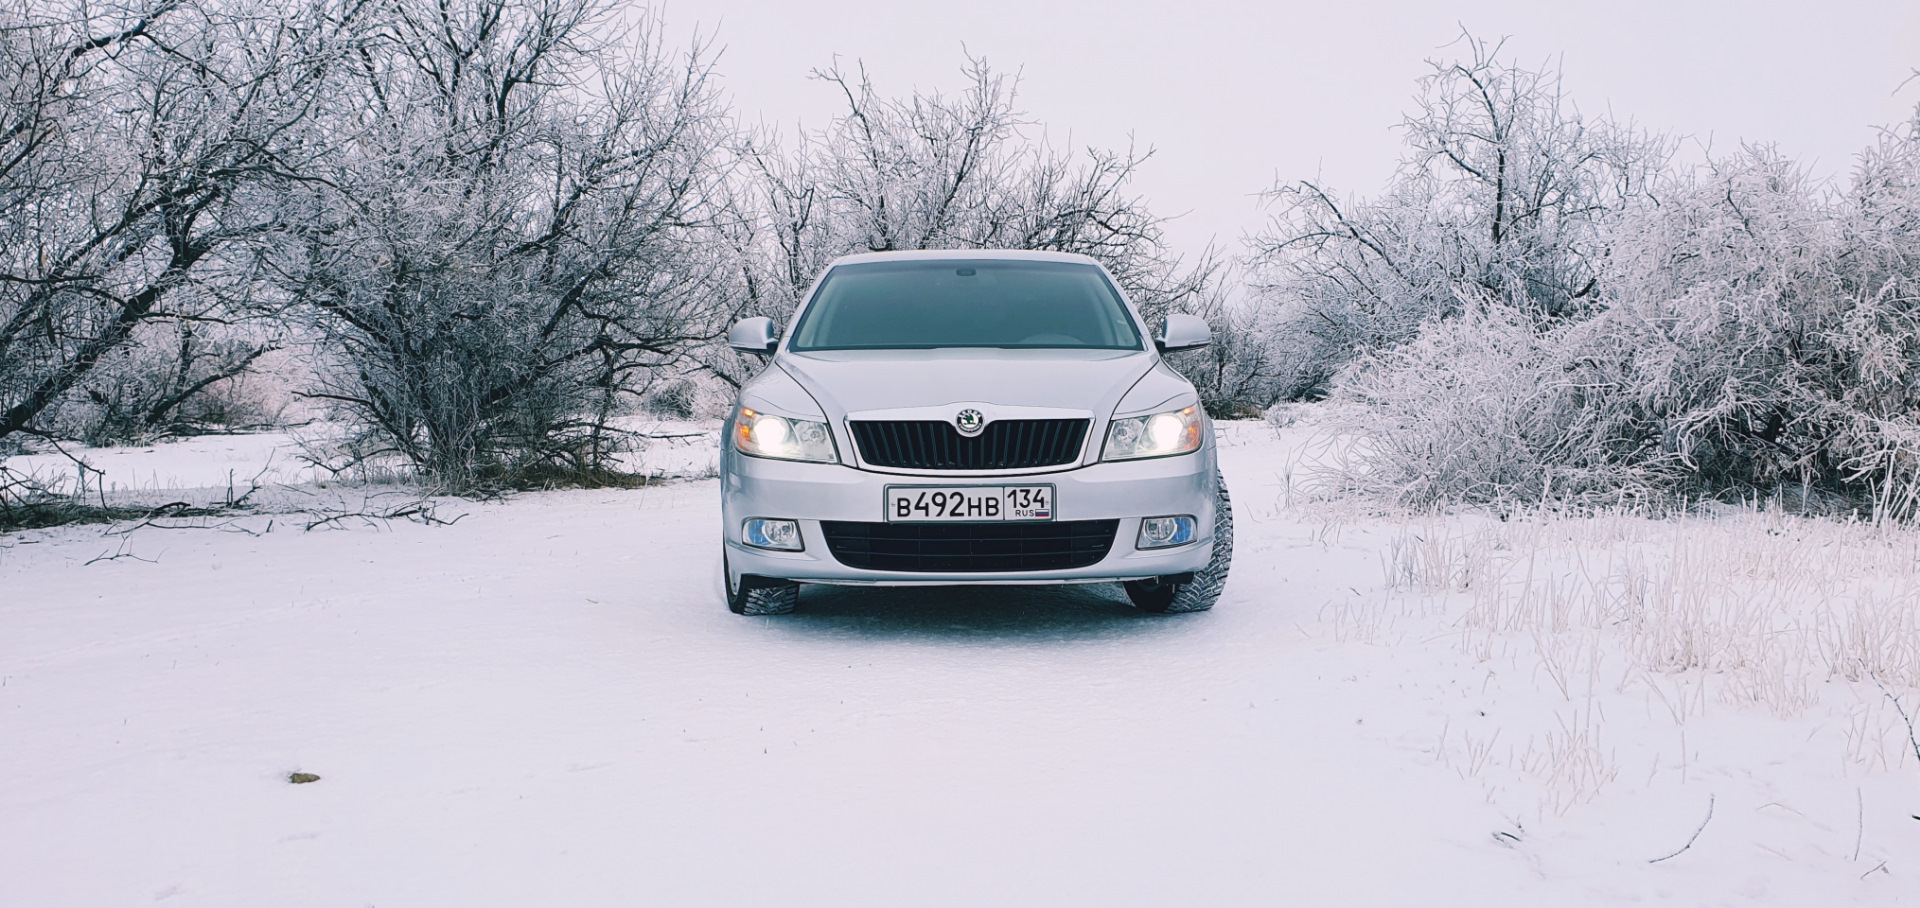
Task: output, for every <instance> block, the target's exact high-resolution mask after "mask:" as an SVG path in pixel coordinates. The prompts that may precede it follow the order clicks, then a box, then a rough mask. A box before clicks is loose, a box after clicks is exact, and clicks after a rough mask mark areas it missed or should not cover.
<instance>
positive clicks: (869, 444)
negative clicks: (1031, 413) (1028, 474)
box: [852, 419, 1087, 470]
mask: <svg viewBox="0 0 1920 908" xmlns="http://www.w3.org/2000/svg"><path fill="white" fill-rule="evenodd" d="M852 426H853V440H854V442H855V443H857V444H858V445H859V446H860V458H861V459H862V460H864V461H866V462H867V463H868V464H870V465H872V466H876V467H897V468H901V469H908V470H1023V469H1027V468H1030V467H1053V466H1059V465H1061V464H1070V463H1073V462H1074V461H1076V460H1079V459H1080V445H1081V443H1082V442H1084V441H1085V440H1086V438H1087V420H1084V419H1001V420H995V421H993V422H990V423H987V427H986V429H985V430H984V431H982V432H981V433H980V434H979V435H976V436H974V437H972V438H968V437H967V436H965V435H962V434H960V430H958V429H955V428H954V427H953V424H952V423H945V422H940V421H937V420H921V421H904V420H902V421H884V422H883V421H877V420H876V421H859V422H854V423H852Z"/></svg>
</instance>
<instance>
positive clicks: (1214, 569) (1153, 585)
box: [1126, 473, 1233, 615]
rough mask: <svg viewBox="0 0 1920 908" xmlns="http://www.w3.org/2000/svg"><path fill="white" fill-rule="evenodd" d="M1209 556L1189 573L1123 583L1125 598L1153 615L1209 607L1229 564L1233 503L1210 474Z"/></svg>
mask: <svg viewBox="0 0 1920 908" xmlns="http://www.w3.org/2000/svg"><path fill="white" fill-rule="evenodd" d="M1214 488H1215V489H1217V490H1218V491H1216V492H1215V493H1214V499H1213V557H1212V558H1211V559H1208V561H1207V566H1206V567H1204V568H1201V569H1200V570H1198V571H1195V572H1193V573H1191V574H1173V575H1170V576H1166V577H1154V578H1152V579H1150V580H1129V581H1127V582H1126V588H1127V598H1128V599H1131V600H1133V604H1134V606H1135V607H1136V608H1138V609H1140V610H1141V611H1143V612H1152V613H1154V614H1156V615H1171V614H1176V613H1180V612H1204V611H1206V610H1207V609H1210V608H1213V603H1214V602H1215V601H1217V600H1218V599H1219V598H1220V592H1221V590H1223V589H1225V588H1226V586H1227V568H1229V567H1231V566H1232V565H1233V502H1232V501H1231V500H1230V499H1229V498H1228V496H1227V481H1226V480H1225V479H1223V478H1221V477H1220V475H1219V474H1218V473H1216V474H1214Z"/></svg>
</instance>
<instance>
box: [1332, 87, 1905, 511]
mask: <svg viewBox="0 0 1920 908" xmlns="http://www.w3.org/2000/svg"><path fill="white" fill-rule="evenodd" d="M1916 187H1920V133H1917V132H1916V128H1915V127H1914V126H1913V125H1912V124H1909V125H1908V126H1906V127H1904V128H1901V129H1898V130H1893V131H1890V132H1888V133H1887V134H1886V136H1885V137H1884V138H1883V139H1882V140H1881V141H1880V142H1879V143H1878V144H1877V145H1876V146H1875V147H1873V148H1871V149H1869V150H1867V151H1866V152H1865V153H1864V154H1863V155H1862V156H1861V158H1860V161H1859V165H1858V167H1857V168H1856V170H1855V174H1854V178H1853V180H1852V183H1851V186H1850V188H1848V189H1847V190H1846V191H1845V192H1842V193H1834V192H1831V191H1829V190H1828V188H1827V187H1825V186H1823V185H1822V184H1819V183H1816V182H1814V181H1812V180H1810V179H1809V178H1808V177H1807V176H1806V174H1805V172H1804V170H1802V169H1801V168H1800V167H1798V166H1797V165H1795V164H1794V163H1793V162H1792V161H1790V160H1786V159H1784V158H1782V157H1781V156H1780V155H1779V154H1778V153H1777V152H1775V151H1773V150H1772V149H1770V148H1766V147H1762V146H1755V147H1748V148H1744V149H1742V150H1741V151H1740V152H1738V153H1736V154H1732V155H1727V156H1723V157H1719V158H1716V159H1714V160H1712V161H1711V162H1709V164H1707V165H1706V166H1704V167H1702V168H1700V169H1699V170H1698V171H1695V172H1691V173H1686V174H1679V175H1675V176H1673V177H1671V178H1670V179H1669V180H1668V181H1667V183H1666V185H1665V187H1664V188H1663V190H1662V192H1661V204H1660V205H1659V206H1658V207H1657V208H1653V207H1649V208H1646V209H1643V210H1640V211H1636V212H1634V213H1633V214H1632V215H1631V216H1629V217H1624V218H1622V219H1620V220H1619V221H1618V222H1617V223H1615V224H1613V225H1612V226H1611V227H1610V228H1609V230H1608V232H1607V234H1606V239H1607V241H1608V248H1609V250H1610V262H1609V265H1608V268H1607V271H1606V274H1605V275H1604V277H1603V280H1602V283H1603V285H1604V286H1605V287H1606V290H1605V292H1604V293H1602V294H1600V295H1599V297H1598V299H1597V300H1596V302H1595V304H1594V306H1593V307H1592V308H1591V309H1590V310H1589V311H1587V312H1585V313H1583V314H1582V315H1581V316H1580V317H1575V318H1565V319H1559V320H1552V321H1545V322H1543V321H1542V320H1540V319H1539V318H1537V317H1536V315H1535V313H1533V312H1531V311H1529V310H1526V309H1523V308H1521V307H1519V306H1515V305H1513V304H1511V303H1508V302H1505V301H1502V300H1500V299H1498V298H1489V299H1484V300H1481V301H1479V302H1476V303H1474V304H1472V305H1470V306H1469V307H1468V308H1467V310H1466V311H1465V312H1464V313H1463V314H1462V316H1461V317H1458V318H1453V319H1446V320H1440V321H1435V322H1431V323H1429V324H1428V325H1426V326H1425V327H1424V328H1423V329H1422V330H1421V331H1420V333H1419V335H1418V336H1417V337H1416V338H1415V339H1414V340H1412V341H1410V342H1408V343H1406V344H1402V345H1399V346H1396V347H1392V348H1388V349H1385V350H1382V351H1377V352H1373V353H1369V354H1367V355H1365V356H1364V357H1363V358H1362V359H1361V360H1359V361H1357V362H1356V364H1355V365H1354V366H1353V367H1352V368H1350V369H1349V370H1348V371H1346V372H1345V373H1344V374H1343V377H1342V378H1341V379H1340V381H1339V382H1338V384H1337V385H1336V393H1337V394H1338V395H1339V396H1341V397H1343V398H1346V399H1348V400H1351V401H1354V402H1357V403H1360V404H1363V405H1364V408H1363V409H1361V410H1360V411H1359V413H1360V416H1359V418H1358V419H1357V421H1356V425H1355V426H1354V428H1355V429H1356V430H1357V431H1358V434H1359V435H1360V436H1361V437H1362V438H1363V439H1364V444H1365V446H1366V448H1367V450H1368V451H1369V457H1368V458H1367V464H1366V467H1365V468H1364V470H1363V471H1362V472H1361V473H1360V474H1359V476H1357V477H1356V478H1358V479H1361V480H1362V484H1363V485H1364V486H1366V487H1368V488H1370V489H1371V490H1372V491H1374V492H1379V493H1385V494H1387V495H1388V496H1390V497H1394V498H1398V499H1400V500H1402V501H1406V502H1410V503H1420V504H1430V503H1438V502H1458V501H1467V502H1502V501H1507V502H1510V501H1515V500H1518V501H1538V500H1540V499H1541V498H1543V497H1556V498H1560V497H1572V498H1579V499H1585V500H1609V501H1618V500H1621V499H1635V500H1648V499H1655V498H1665V497H1672V496H1675V495H1690V496H1702V495H1706V496H1721V495H1740V496H1752V495H1754V494H1779V495H1783V496H1788V497H1791V498H1792V499H1794V500H1795V501H1797V502H1799V503H1801V504H1804V505H1805V506H1808V507H1815V508H1819V507H1858V506H1868V507H1871V508H1873V509H1874V510H1875V512H1876V513H1879V514H1883V515H1886V516H1890V517H1894V518H1909V517H1912V516H1914V515H1915V514H1916V511H1920V507H1916V506H1917V505H1920V392H1917V391H1916V382H1915V376H1916V375H1920V286H1916V283H1915V281H1916V274H1917V273H1920V272H1917V271H1916V268H1915V266H1916V264H1920V192H1916Z"/></svg>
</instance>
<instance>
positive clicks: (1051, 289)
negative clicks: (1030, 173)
mask: <svg viewBox="0 0 1920 908" xmlns="http://www.w3.org/2000/svg"><path fill="white" fill-rule="evenodd" d="M935 347H1009V348H1023V347H1024V348H1072V349H1090V350H1139V349H1141V343H1140V332H1139V331H1138V330H1136V329H1135V328H1134V325H1133V320H1132V319H1131V318H1128V317H1127V311H1126V306H1124V305H1123V304H1122V303H1121V302H1120V294H1119V293H1118V292H1117V291H1115V290H1114V288H1113V284H1112V282H1110V281H1108V280H1107V276H1106V274H1105V273H1104V272H1102V271H1101V270H1100V269H1099V268H1097V267H1095V266H1093V265H1083V264H1078V263H1075V262H1040V261H1017V260H1016V261H1009V260H1005V259H1000V260H994V259H981V260H966V259H936V260H927V259H922V260H919V261H900V262H863V263H860V264H854V265H839V266H836V267H834V268H833V269H832V270H831V271H828V272H827V276H826V279H825V280H824V281H822V282H821V284H820V289H819V291H818V292H817V293H815V294H814V297H813V304H812V305H810V306H808V307H807V311H806V312H805V313H803V314H802V315H801V316H800V324H799V325H798V326H797V327H796V328H795V329H794V332H793V341H792V343H791V344H790V345H789V349H792V350H795V351H800V352H806V351H812V350H901V349H907V350H925V349H932V348H935Z"/></svg>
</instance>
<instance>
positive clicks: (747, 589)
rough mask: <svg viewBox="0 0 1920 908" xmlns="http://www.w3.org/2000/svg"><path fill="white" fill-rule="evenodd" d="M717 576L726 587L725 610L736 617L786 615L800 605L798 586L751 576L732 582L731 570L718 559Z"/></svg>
mask: <svg viewBox="0 0 1920 908" xmlns="http://www.w3.org/2000/svg"><path fill="white" fill-rule="evenodd" d="M720 574H721V577H722V578H723V579H724V581H725V583H726V585H727V608H728V610H730V611H732V612H733V613H734V614H736V615H788V614H792V613H793V610H794V608H795V607H796V606H798V605H799V604H800V584H799V583H797V582H795V581H792V580H779V579H776V578H773V577H761V576H757V575H754V574H741V575H740V580H739V582H738V583H735V582H734V579H733V567H732V565H730V564H728V563H727V557H726V555H725V554H724V553H723V554H722V555H721V556H720Z"/></svg>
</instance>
